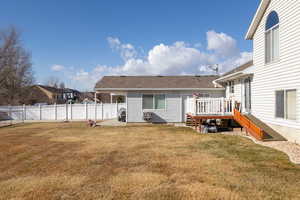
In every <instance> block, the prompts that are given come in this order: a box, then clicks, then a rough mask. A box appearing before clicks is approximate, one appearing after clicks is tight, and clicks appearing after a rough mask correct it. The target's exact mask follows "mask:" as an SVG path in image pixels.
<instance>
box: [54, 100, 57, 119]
mask: <svg viewBox="0 0 300 200" xmlns="http://www.w3.org/2000/svg"><path fill="white" fill-rule="evenodd" d="M54 120H55V121H56V120H57V105H56V103H55V104H54Z"/></svg>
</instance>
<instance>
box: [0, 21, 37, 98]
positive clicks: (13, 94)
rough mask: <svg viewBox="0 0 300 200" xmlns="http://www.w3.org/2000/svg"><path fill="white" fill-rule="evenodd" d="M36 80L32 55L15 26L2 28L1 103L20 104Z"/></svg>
mask: <svg viewBox="0 0 300 200" xmlns="http://www.w3.org/2000/svg"><path fill="white" fill-rule="evenodd" d="M33 82H34V78H33V73H32V63H31V55H30V53H28V51H26V50H25V49H24V47H23V46H22V43H21V41H20V33H19V32H18V31H17V30H16V28H14V27H10V28H8V29H6V30H0V104H20V103H22V102H23V101H24V99H25V97H26V93H27V92H28V89H29V86H30V85H32V83H33Z"/></svg>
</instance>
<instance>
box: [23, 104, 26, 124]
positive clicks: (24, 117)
mask: <svg viewBox="0 0 300 200" xmlns="http://www.w3.org/2000/svg"><path fill="white" fill-rule="evenodd" d="M24 120H26V105H25V104H23V121H24Z"/></svg>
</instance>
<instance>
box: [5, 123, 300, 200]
mask: <svg viewBox="0 0 300 200" xmlns="http://www.w3.org/2000/svg"><path fill="white" fill-rule="evenodd" d="M299 180H300V167H299V166H295V165H293V164H291V163H290V162H289V160H288V158H287V156H286V155H285V154H283V153H281V152H278V151H275V150H272V149H269V148H265V147H261V146H258V145H255V144H253V143H252V142H251V141H249V140H247V139H243V138H239V137H234V136H224V135H209V134H207V135H199V134H196V133H195V132H194V131H193V130H191V129H188V128H176V127H172V126H161V125H157V126H140V125H139V126H135V125H132V126H127V127H97V128H87V127H86V125H85V124H84V123H54V124H47V123H41V124H25V125H23V126H22V125H16V126H11V127H6V128H1V129H0V199H1V200H2V199H3V200H4V199H118V200H119V199H120V200H122V199H134V200H136V199H164V200H167V199H172V200H173V199H175V200H176V199H192V200H193V199H195V200H196V199H221V200H229V199H300V196H299V195H300V191H299V188H300V181H299Z"/></svg>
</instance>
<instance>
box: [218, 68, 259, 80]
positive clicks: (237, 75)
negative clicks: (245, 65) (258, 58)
mask: <svg viewBox="0 0 300 200" xmlns="http://www.w3.org/2000/svg"><path fill="white" fill-rule="evenodd" d="M253 66H254V65H252V66H250V67H253ZM250 67H249V68H250ZM252 75H253V74H252V73H244V72H243V71H239V72H235V73H233V74H229V75H226V76H224V77H221V78H219V79H217V80H214V82H216V83H218V82H219V83H220V82H227V81H230V80H234V79H238V78H243V77H245V76H252Z"/></svg>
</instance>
